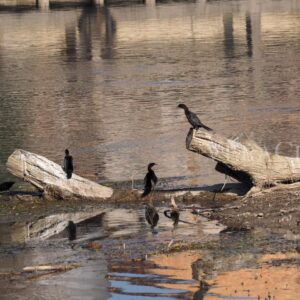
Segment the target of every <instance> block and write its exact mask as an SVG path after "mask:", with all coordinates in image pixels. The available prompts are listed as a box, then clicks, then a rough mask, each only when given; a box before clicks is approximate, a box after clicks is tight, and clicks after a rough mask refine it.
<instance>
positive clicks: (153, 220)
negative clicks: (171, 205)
mask: <svg viewBox="0 0 300 300" xmlns="http://www.w3.org/2000/svg"><path fill="white" fill-rule="evenodd" d="M145 218H146V220H147V222H148V223H149V224H150V225H151V228H154V227H155V226H156V225H157V223H158V220H159V215H158V213H157V210H156V208H155V207H154V206H153V205H152V204H146V207H145Z"/></svg>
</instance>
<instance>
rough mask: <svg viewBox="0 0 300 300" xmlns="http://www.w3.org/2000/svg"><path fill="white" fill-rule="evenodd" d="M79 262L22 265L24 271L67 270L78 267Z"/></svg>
mask: <svg viewBox="0 0 300 300" xmlns="http://www.w3.org/2000/svg"><path fill="white" fill-rule="evenodd" d="M79 267H80V265H79V264H63V265H38V266H28V267H24V268H23V271H24V272H37V271H68V270H72V269H75V268H79Z"/></svg>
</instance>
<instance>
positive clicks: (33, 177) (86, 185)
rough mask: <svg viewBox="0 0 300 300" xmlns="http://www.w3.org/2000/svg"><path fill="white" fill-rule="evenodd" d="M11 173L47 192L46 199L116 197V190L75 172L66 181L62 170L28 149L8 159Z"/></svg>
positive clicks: (19, 150)
mask: <svg viewBox="0 0 300 300" xmlns="http://www.w3.org/2000/svg"><path fill="white" fill-rule="evenodd" d="M6 167H7V169H8V171H9V172H10V173H12V174H13V175H15V176H17V177H19V178H22V179H23V180H25V181H27V182H30V183H31V184H32V185H34V186H36V187H37V188H38V189H40V190H42V191H44V194H45V196H49V197H50V198H51V197H55V198H61V199H66V198H72V199H74V198H77V199H93V200H101V199H106V198H109V197H111V196H112V194H113V190H112V189H111V188H109V187H105V186H102V185H100V184H97V183H95V182H93V181H90V180H88V179H85V178H82V177H80V176H78V175H76V174H74V173H73V175H72V178H71V179H67V178H66V173H65V172H64V170H63V169H62V167H61V166H60V165H58V164H56V163H55V162H53V161H51V160H49V159H47V158H45V157H43V156H41V155H37V154H34V153H31V152H28V151H25V150H21V149H18V150H15V151H14V152H13V154H11V155H10V157H9V158H8V160H7V163H6Z"/></svg>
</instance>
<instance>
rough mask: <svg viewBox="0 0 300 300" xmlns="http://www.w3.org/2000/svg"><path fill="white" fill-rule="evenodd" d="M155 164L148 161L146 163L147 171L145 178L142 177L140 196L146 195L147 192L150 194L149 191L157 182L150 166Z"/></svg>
mask: <svg viewBox="0 0 300 300" xmlns="http://www.w3.org/2000/svg"><path fill="white" fill-rule="evenodd" d="M153 166H155V163H150V164H149V165H148V173H147V174H146V176H145V178H144V183H145V186H144V193H143V194H142V197H145V196H147V195H148V194H150V192H151V191H152V189H153V188H154V186H155V185H156V183H157V177H156V175H155V173H154V171H153V170H152V167H153Z"/></svg>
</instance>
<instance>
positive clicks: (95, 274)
mask: <svg viewBox="0 0 300 300" xmlns="http://www.w3.org/2000/svg"><path fill="white" fill-rule="evenodd" d="M164 209H166V208H165V207H159V208H158V210H159V214H160V221H159V223H158V227H157V228H156V232H155V233H154V232H153V231H152V230H151V228H150V226H149V225H148V224H147V223H146V221H145V219H144V210H143V209H123V208H119V209H111V208H107V209H106V212H105V213H104V214H103V213H100V214H98V215H91V217H88V218H87V219H85V218H83V215H82V214H83V213H81V214H80V213H78V215H76V213H74V214H73V215H72V216H73V220H74V222H77V238H76V239H75V240H72V241H69V238H68V231H67V229H65V230H63V231H60V229H61V226H62V223H63V221H62V220H61V219H60V217H59V215H53V216H52V217H53V222H52V223H51V224H49V220H50V219H51V216H49V218H48V219H47V218H45V219H43V218H41V219H40V220H39V221H40V223H43V222H44V224H47V226H49V229H47V230H46V231H48V233H49V234H48V236H49V237H50V238H48V239H44V237H45V236H43V234H40V235H38V236H41V237H42V239H30V238H29V237H27V239H26V243H24V236H23V238H22V234H23V235H25V236H26V231H25V230H23V231H22V230H19V229H18V230H17V228H23V229H24V228H25V227H24V226H25V225H24V224H17V223H16V224H14V225H13V226H12V224H1V226H0V232H1V233H2V232H3V230H4V229H6V232H9V230H11V234H7V235H6V237H8V238H7V239H6V240H5V243H3V241H4V238H5V236H4V237H2V240H1V247H0V293H1V295H2V296H3V299H5V300H10V299H29V298H30V299H46V300H47V299H79V298H80V299H101V300H102V299H103V300H104V299H141V300H145V299H156V300H157V299H178V298H180V299H182V298H183V299H224V297H225V298H228V299H236V298H238V299H251V297H258V295H260V297H261V299H265V298H263V297H267V296H268V294H270V295H272V297H273V296H274V295H278V296H280V297H278V296H276V298H275V299H296V298H295V295H296V293H297V291H298V290H299V275H298V273H299V272H297V265H298V264H299V254H297V253H295V252H294V253H291V254H286V253H287V249H293V247H295V243H294V241H290V242H289V241H287V240H285V239H283V238H282V237H277V236H274V235H272V236H270V235H269V234H266V233H260V232H249V233H248V232H241V233H221V234H220V231H221V230H222V229H223V227H222V226H220V225H219V224H216V223H215V222H211V221H208V220H207V219H205V218H200V217H199V216H196V215H193V214H192V213H191V212H189V211H182V212H181V215H180V218H181V219H182V220H185V221H188V222H189V223H179V224H178V226H177V227H176V228H175V229H174V227H173V225H172V221H170V219H168V218H166V217H164V216H163V210H164ZM66 217H67V218H68V219H67V220H69V219H70V217H71V215H67V216H66ZM76 218H77V221H76ZM83 219H84V220H83ZM39 221H38V222H39ZM45 221H47V222H45ZM38 222H35V223H34V224H35V228H36V230H35V232H37V231H38V230H37V229H39V230H40V231H41V232H43V230H42V226H38V224H39V223H38ZM64 225H65V226H66V225H67V221H65V223H64ZM18 226H19V227H18ZM50 228H52V231H50ZM56 228H57V229H58V230H56ZM59 231H60V232H59ZM13 232H18V235H17V239H12V238H11V239H9V238H10V237H12V236H15V235H14V234H13ZM51 232H52V235H51V236H50V233H51ZM56 232H57V233H56ZM55 233H56V234H55ZM16 241H19V242H20V243H19V245H16V243H15V242H16ZM186 242H189V243H190V242H198V243H199V244H201V245H209V244H206V243H207V242H208V243H211V245H215V247H213V248H210V247H204V248H203V249H202V250H194V251H183V252H175V253H170V252H167V253H168V254H156V255H151V256H149V255H148V256H147V253H149V252H150V253H161V251H162V250H164V251H167V250H168V249H169V250H170V249H171V250H172V249H176V248H175V247H174V248H173V246H174V245H186ZM91 243H94V244H96V245H99V247H90V246H89V245H90V244H91ZM291 247H292V248H291ZM263 249H271V250H272V251H273V252H276V251H278V250H277V249H281V251H282V253H277V254H276V255H274V254H272V255H263V256H262V255H261V253H264V252H265V250H263ZM285 249H286V250H285ZM265 253H267V252H265ZM284 253H285V254H284ZM68 263H77V264H80V265H81V267H80V268H78V269H74V270H71V271H69V272H64V273H52V274H41V273H38V272H37V273H34V274H22V275H20V274H19V275H18V273H17V274H16V275H14V276H13V277H11V278H10V280H8V279H7V277H6V276H3V273H4V274H5V273H6V272H20V271H21V270H22V268H23V267H25V266H34V265H39V264H46V265H49V264H50V265H52V264H68ZM276 293H277V294H276ZM293 297H294V298H293ZM1 299H2V298H1ZM257 299H258V298H257ZM271 299H272V300H273V299H274V298H271Z"/></svg>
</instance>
